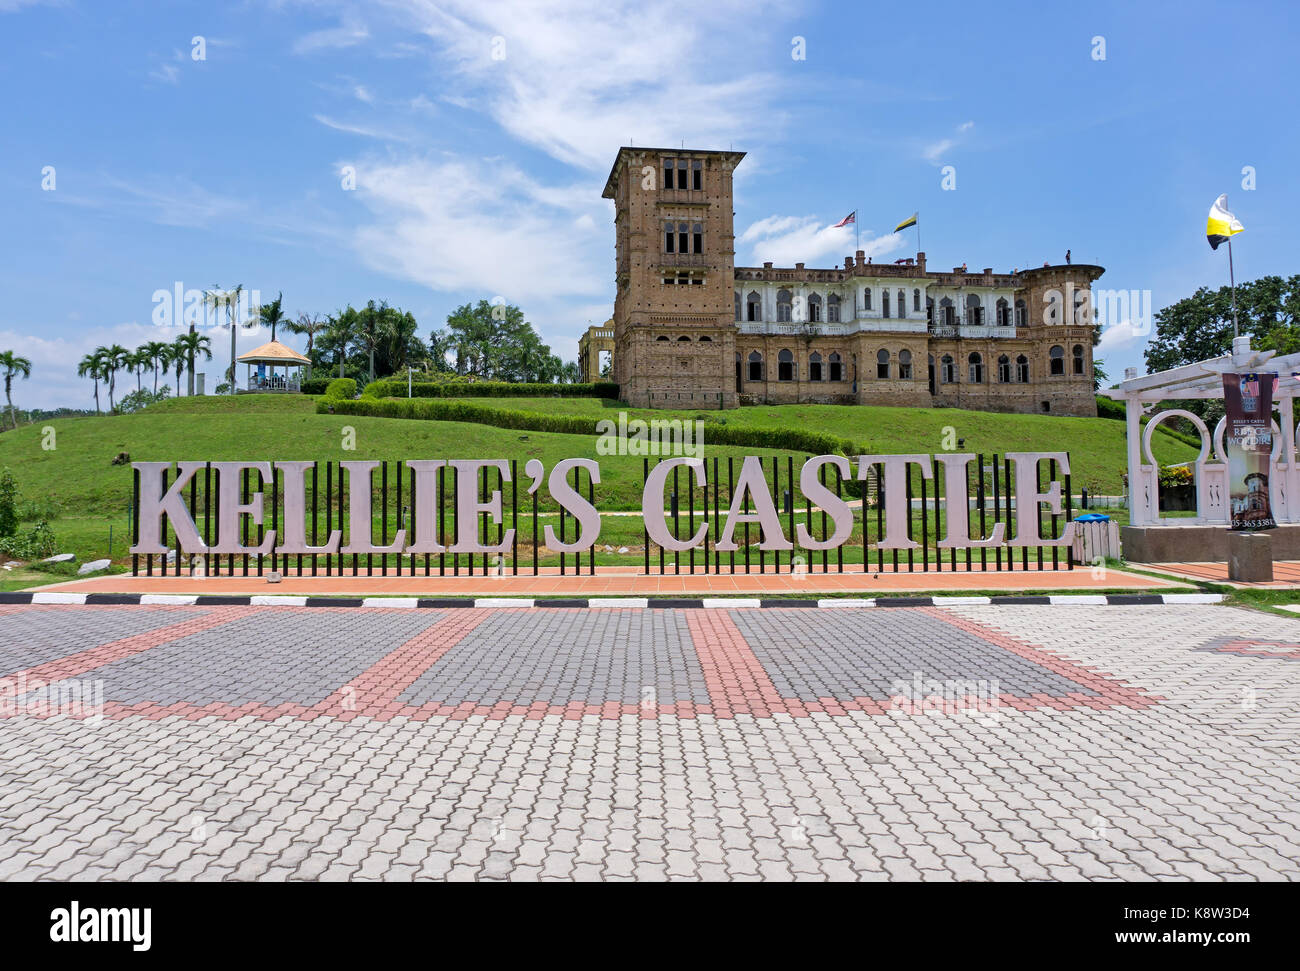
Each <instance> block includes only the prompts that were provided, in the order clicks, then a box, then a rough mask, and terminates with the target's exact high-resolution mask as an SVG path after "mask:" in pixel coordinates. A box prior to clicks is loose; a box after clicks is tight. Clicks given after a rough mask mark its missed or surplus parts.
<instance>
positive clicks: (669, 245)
mask: <svg viewBox="0 0 1300 971" xmlns="http://www.w3.org/2000/svg"><path fill="white" fill-rule="evenodd" d="M672 251H673V227H672V226H669V227H668V228H667V229H666V230H665V231H664V252H665V253H671V252H672Z"/></svg>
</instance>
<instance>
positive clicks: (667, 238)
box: [664, 166, 677, 253]
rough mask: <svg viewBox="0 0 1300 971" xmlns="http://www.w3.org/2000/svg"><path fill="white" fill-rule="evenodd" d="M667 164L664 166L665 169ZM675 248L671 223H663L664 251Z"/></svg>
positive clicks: (675, 238)
mask: <svg viewBox="0 0 1300 971" xmlns="http://www.w3.org/2000/svg"><path fill="white" fill-rule="evenodd" d="M666 168H667V166H665V169H666ZM676 249H677V233H676V230H674V229H673V224H672V223H664V252H665V253H673V252H675V251H676Z"/></svg>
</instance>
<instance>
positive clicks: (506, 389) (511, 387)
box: [366, 378, 618, 398]
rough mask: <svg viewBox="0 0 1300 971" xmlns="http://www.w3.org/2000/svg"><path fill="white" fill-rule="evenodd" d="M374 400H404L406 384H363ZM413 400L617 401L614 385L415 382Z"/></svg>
mask: <svg viewBox="0 0 1300 971" xmlns="http://www.w3.org/2000/svg"><path fill="white" fill-rule="evenodd" d="M366 393H367V394H368V395H370V394H373V396H374V397H376V398H405V397H406V381H405V380H404V379H399V378H388V379H384V380H379V381H372V382H371V383H370V384H368V385H366ZM411 397H413V398H546V397H558V398H617V397H618V385H617V384H613V383H610V382H607V381H605V382H597V383H595V384H523V383H521V384H512V383H510V382H508V381H472V382H471V381H436V382H435V381H417V382H415V383H413V384H412V385H411Z"/></svg>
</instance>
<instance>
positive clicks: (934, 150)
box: [921, 121, 975, 162]
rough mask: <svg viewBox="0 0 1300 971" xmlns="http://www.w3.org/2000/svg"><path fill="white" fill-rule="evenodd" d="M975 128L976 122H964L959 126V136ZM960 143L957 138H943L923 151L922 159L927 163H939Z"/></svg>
mask: <svg viewBox="0 0 1300 971" xmlns="http://www.w3.org/2000/svg"><path fill="white" fill-rule="evenodd" d="M974 127H975V122H973V121H964V122H962V123H961V124H960V125H958V126H957V135H965V134H966V133H967V132H969V131H971V130H972V129H973V128H974ZM959 141H960V139H959V138H957V137H955V136H954V137H949V138H941V139H939V140H938V141H934V142H931V143H930V144H928V145H926V146H925V147H924V148H923V149H922V150H921V157H922V158H924V159H925V160H926V161H927V162H938V161H939V160H940V159H942V158H943V156H945V155H947V154H948V153H949V152H950V151H952V150H953V148H955V147H956V146H957V143H958V142H959Z"/></svg>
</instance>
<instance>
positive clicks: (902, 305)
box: [898, 289, 907, 317]
mask: <svg viewBox="0 0 1300 971" xmlns="http://www.w3.org/2000/svg"><path fill="white" fill-rule="evenodd" d="M898 316H900V317H906V316H907V291H905V290H901V289H900V290H899V291H898Z"/></svg>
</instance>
